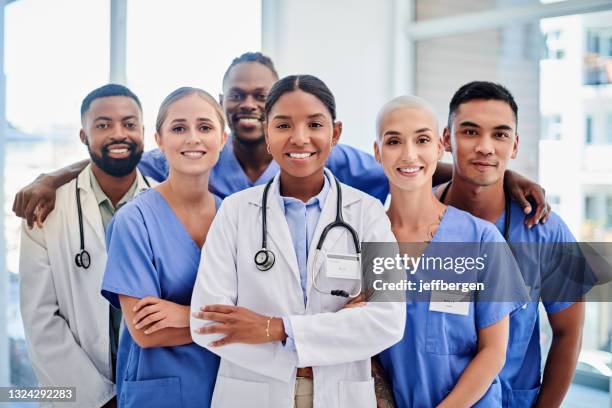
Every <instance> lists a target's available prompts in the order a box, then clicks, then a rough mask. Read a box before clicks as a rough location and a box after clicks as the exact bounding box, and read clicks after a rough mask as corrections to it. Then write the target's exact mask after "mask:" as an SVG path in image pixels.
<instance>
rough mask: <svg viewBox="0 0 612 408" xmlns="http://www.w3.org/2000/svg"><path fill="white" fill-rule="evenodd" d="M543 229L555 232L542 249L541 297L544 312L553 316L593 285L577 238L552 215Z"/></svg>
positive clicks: (571, 303)
mask: <svg viewBox="0 0 612 408" xmlns="http://www.w3.org/2000/svg"><path fill="white" fill-rule="evenodd" d="M545 227H548V228H552V229H553V230H554V233H553V235H552V236H551V237H550V238H549V242H547V243H544V244H542V246H543V247H542V248H541V250H542V252H543V254H541V256H540V259H541V260H542V263H541V266H540V269H541V278H542V293H541V297H542V304H543V305H544V309H545V310H546V313H548V314H555V313H559V312H561V311H563V310H565V309H567V308H568V307H570V306H571V305H573V304H574V303H575V301H577V300H579V299H580V298H581V297H582V296H583V295H584V294H585V293H586V292H588V291H589V290H590V289H591V288H592V286H593V283H594V282H592V279H591V278H592V276H590V275H589V274H590V272H591V270H590V268H589V266H588V264H587V262H586V259H585V258H584V256H583V255H582V253H581V252H580V247H579V246H578V244H577V243H576V238H575V237H574V235H573V234H572V232H571V231H570V229H569V227H568V226H567V224H565V222H563V220H562V219H561V217H559V216H558V215H557V214H555V213H552V214H551V215H550V219H549V221H548V223H547V225H546V226H545ZM555 300H556V301H555Z"/></svg>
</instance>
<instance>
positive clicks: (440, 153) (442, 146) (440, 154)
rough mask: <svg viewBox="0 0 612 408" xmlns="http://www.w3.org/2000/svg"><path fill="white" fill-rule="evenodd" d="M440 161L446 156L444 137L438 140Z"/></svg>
mask: <svg viewBox="0 0 612 408" xmlns="http://www.w3.org/2000/svg"><path fill="white" fill-rule="evenodd" d="M437 146H438V161H440V160H442V156H444V150H445V148H444V139H443V138H442V137H439V138H438V143H437Z"/></svg>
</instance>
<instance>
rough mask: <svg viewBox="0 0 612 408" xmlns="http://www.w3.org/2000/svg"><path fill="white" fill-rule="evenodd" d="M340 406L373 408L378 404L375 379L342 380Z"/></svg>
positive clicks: (341, 407) (342, 407)
mask: <svg viewBox="0 0 612 408" xmlns="http://www.w3.org/2000/svg"><path fill="white" fill-rule="evenodd" d="M339 402H340V404H339V406H340V408H353V407H355V408H366V407H368V408H371V407H375V406H376V394H375V393H374V379H373V378H370V379H369V380H366V381H340V398H339Z"/></svg>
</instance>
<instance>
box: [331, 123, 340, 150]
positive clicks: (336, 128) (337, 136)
mask: <svg viewBox="0 0 612 408" xmlns="http://www.w3.org/2000/svg"><path fill="white" fill-rule="evenodd" d="M340 135H342V122H340V121H339V120H338V121H336V122H334V133H333V135H332V145H336V144H338V141H339V140H340Z"/></svg>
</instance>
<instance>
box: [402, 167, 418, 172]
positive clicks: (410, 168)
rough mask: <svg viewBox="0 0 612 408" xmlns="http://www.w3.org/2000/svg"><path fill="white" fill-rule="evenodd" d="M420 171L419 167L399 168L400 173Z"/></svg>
mask: <svg viewBox="0 0 612 408" xmlns="http://www.w3.org/2000/svg"><path fill="white" fill-rule="evenodd" d="M419 170H421V168H420V167H400V169H399V171H400V172H402V173H416V172H417V171H419Z"/></svg>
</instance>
